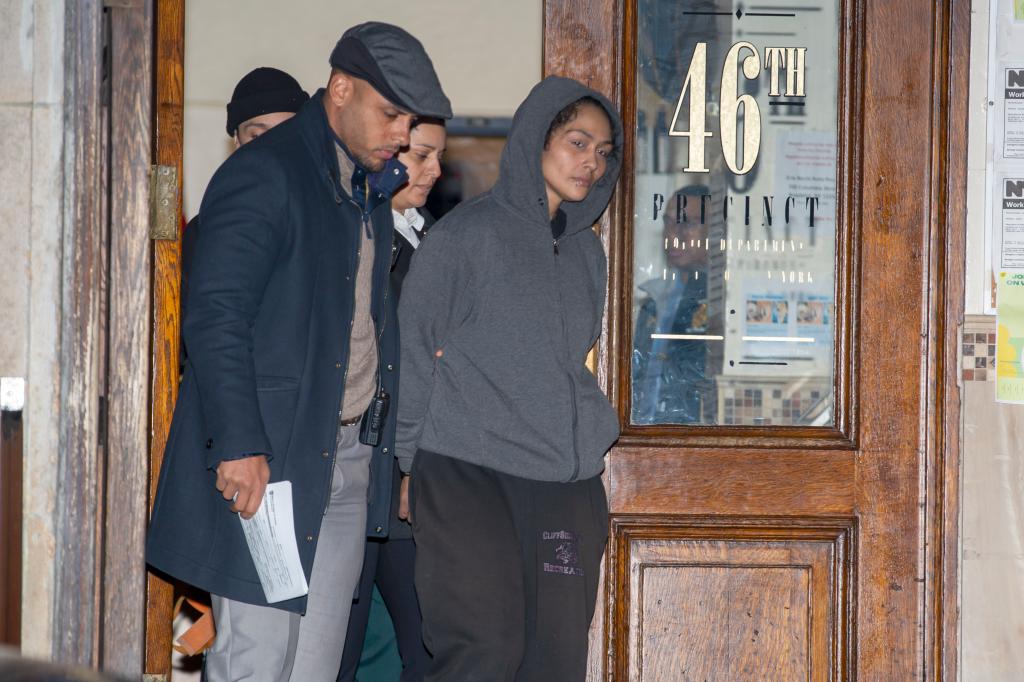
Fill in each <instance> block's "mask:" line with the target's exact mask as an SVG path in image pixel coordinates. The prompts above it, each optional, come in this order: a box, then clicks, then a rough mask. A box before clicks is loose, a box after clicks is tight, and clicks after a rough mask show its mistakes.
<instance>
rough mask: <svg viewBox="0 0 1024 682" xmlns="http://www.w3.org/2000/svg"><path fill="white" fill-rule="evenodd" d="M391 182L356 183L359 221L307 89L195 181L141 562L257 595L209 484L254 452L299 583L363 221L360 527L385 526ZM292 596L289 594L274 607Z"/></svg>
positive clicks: (391, 371) (329, 431) (337, 405)
mask: <svg viewBox="0 0 1024 682" xmlns="http://www.w3.org/2000/svg"><path fill="white" fill-rule="evenodd" d="M404 181H405V172H404V168H403V167H402V166H401V164H399V163H397V162H392V163H390V164H389V165H388V167H387V168H386V169H385V171H383V172H381V173H378V174H375V175H373V176H371V178H370V189H371V192H372V196H371V198H372V199H374V203H375V208H373V209H372V211H371V212H370V213H369V214H365V213H364V212H363V210H362V208H361V207H360V206H359V205H357V204H356V203H355V202H354V201H353V200H352V199H351V197H349V195H348V194H347V193H346V192H345V191H344V190H342V189H341V186H340V183H339V182H338V161H337V155H336V147H335V144H334V141H333V137H332V133H331V131H330V128H329V127H328V126H327V119H326V115H325V112H324V109H323V105H322V103H321V96H320V93H318V96H315V97H313V98H312V99H310V100H309V102H308V103H307V104H306V105H305V106H304V107H303V109H302V110H301V111H300V112H299V113H298V114H297V115H296V116H295V117H294V118H292V119H290V120H289V121H287V122H285V123H283V124H281V125H279V126H277V127H276V128H274V129H273V130H270V131H269V132H267V133H266V134H265V135H263V136H261V137H260V138H259V139H257V140H255V141H253V142H250V143H249V144H247V145H245V146H244V147H242V148H241V149H239V150H238V151H236V152H235V153H234V154H232V155H231V157H230V158H228V160H227V161H225V162H224V164H223V165H222V166H221V167H220V169H218V171H217V173H216V174H215V175H214V177H213V179H212V180H211V181H210V185H209V187H208V189H207V191H206V194H205V196H204V197H203V203H202V208H201V215H202V226H201V229H200V231H199V239H198V243H197V244H196V248H195V256H194V261H193V263H192V271H191V276H190V280H189V291H188V305H187V317H186V318H185V320H184V322H183V336H184V341H185V343H186V344H187V346H188V363H187V365H186V368H185V373H184V378H183V381H182V384H181V389H180V394H179V396H178V402H177V405H176V407H175V412H174V420H173V422H172V424H171V432H170V436H169V439H168V442H167V448H166V450H165V453H164V462H163V467H162V469H161V472H160V483H159V487H158V489H157V496H156V501H155V504H154V507H153V517H152V521H151V525H150V528H149V536H148V538H147V544H146V559H147V561H148V563H149V564H150V565H151V566H153V567H154V568H156V569H158V570H160V571H163V572H165V573H168V574H170V575H172V576H174V577H175V578H178V579H180V580H182V581H184V582H186V583H189V584H191V585H194V586H196V587H199V588H202V589H204V590H208V591H210V592H212V593H214V594H217V595H220V596H223V597H227V598H229V599H234V600H238V601H244V602H249V603H254V604H265V603H266V601H265V598H264V595H263V590H262V588H261V586H260V582H259V578H258V577H257V575H256V569H255V567H254V565H253V562H252V558H251V557H250V555H249V551H248V548H247V546H246V544H245V537H244V535H243V533H242V528H241V524H240V523H239V519H238V516H237V515H236V514H234V513H232V512H231V511H230V510H229V509H228V502H226V501H225V500H224V499H223V497H222V496H221V494H220V493H219V492H218V491H217V490H216V488H215V487H214V483H215V481H216V473H215V468H216V467H217V465H218V463H219V462H221V461H222V460H227V459H237V458H240V457H244V456H246V455H251V454H256V453H267V454H269V455H270V461H269V464H270V472H271V476H270V480H271V482H274V481H281V480H288V481H291V482H292V495H293V499H294V506H295V509H294V511H295V533H296V537H297V539H298V545H299V555H300V558H301V560H302V566H303V568H304V569H305V572H306V579H307V581H308V579H309V575H310V571H311V569H312V566H313V555H314V553H315V552H316V545H317V538H318V536H319V533H320V522H321V519H322V518H323V512H324V510H325V508H326V505H327V501H328V497H329V494H330V485H331V472H332V467H333V461H334V452H335V443H336V437H337V431H338V414H339V411H340V409H341V403H342V396H343V391H344V378H345V373H346V368H347V365H348V354H349V348H348V345H349V334H350V329H351V324H352V316H353V305H354V289H353V284H354V282H355V274H356V269H357V249H358V245H359V232H358V231H359V230H360V229H364V220H365V221H368V223H369V224H370V225H371V226H372V230H373V234H374V244H375V256H374V270H373V300H372V313H373V317H374V321H375V323H376V326H377V332H378V336H379V339H380V341H379V344H378V346H379V350H380V353H379V356H380V366H379V375H380V378H381V382H382V384H383V387H384V389H385V390H386V391H388V393H390V394H391V405H392V414H391V415H389V418H388V420H387V425H386V430H385V433H384V437H383V439H382V442H381V443H380V445H379V446H378V447H377V448H376V449H375V450H374V453H373V465H372V466H371V482H370V498H371V503H370V508H369V518H368V531H369V533H370V534H371V535H380V536H384V535H387V532H388V517H389V511H390V493H391V476H392V469H393V466H392V462H393V459H392V458H393V453H394V424H395V420H394V414H393V413H394V409H393V408H394V406H395V405H396V404H397V398H398V320H397V315H396V313H395V311H396V307H395V304H394V300H393V299H394V298H395V297H393V296H392V295H390V294H389V292H388V289H389V286H388V281H389V277H388V271H389V269H390V266H391V257H392V234H393V222H392V217H391V206H390V201H389V200H388V199H389V198H390V195H391V193H392V192H393V191H394V190H395V189H396V188H397V187H398V186H400V185H401V184H402V183H403V182H404ZM371 205H373V204H371ZM341 598H346V595H339V599H341ZM305 605H306V600H305V598H300V599H294V600H290V601H288V602H282V603H279V604H275V605H274V606H277V607H279V608H283V609H287V610H289V611H296V612H304V611H305Z"/></svg>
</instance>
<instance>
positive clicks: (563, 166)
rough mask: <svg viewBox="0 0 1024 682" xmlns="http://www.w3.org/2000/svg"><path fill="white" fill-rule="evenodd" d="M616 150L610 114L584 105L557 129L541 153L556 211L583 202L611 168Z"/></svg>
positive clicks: (549, 195) (542, 167)
mask: <svg viewBox="0 0 1024 682" xmlns="http://www.w3.org/2000/svg"><path fill="white" fill-rule="evenodd" d="M613 149H614V144H613V142H612V128H611V124H610V123H609V121H608V116H607V115H606V114H605V112H604V111H602V110H601V109H600V108H599V107H597V106H596V105H594V104H590V103H584V104H581V105H580V107H579V109H577V110H576V118H574V119H572V120H571V121H569V122H568V123H566V124H565V125H564V126H562V127H561V128H557V129H556V130H555V131H554V132H553V133H552V134H551V139H550V141H549V142H548V146H547V148H546V149H545V150H544V152H543V154H541V164H540V165H541V172H542V173H543V175H544V184H545V187H546V189H547V194H548V206H549V208H550V209H551V211H552V213H553V212H554V210H555V209H556V208H557V207H558V205H559V204H561V202H563V201H582V200H583V199H585V198H586V197H587V194H589V193H590V189H591V187H593V185H594V183H595V182H597V181H598V180H599V179H600V178H601V176H602V175H604V171H605V169H606V168H607V167H608V157H609V156H610V155H611V153H612V150H613Z"/></svg>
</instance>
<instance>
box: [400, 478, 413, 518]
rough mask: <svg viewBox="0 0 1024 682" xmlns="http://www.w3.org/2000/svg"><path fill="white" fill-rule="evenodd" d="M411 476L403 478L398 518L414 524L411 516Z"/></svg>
mask: <svg viewBox="0 0 1024 682" xmlns="http://www.w3.org/2000/svg"><path fill="white" fill-rule="evenodd" d="M409 478H410V477H409V476H402V487H401V488H399V490H398V518H400V519H402V520H403V521H408V522H409V523H412V515H411V514H409Z"/></svg>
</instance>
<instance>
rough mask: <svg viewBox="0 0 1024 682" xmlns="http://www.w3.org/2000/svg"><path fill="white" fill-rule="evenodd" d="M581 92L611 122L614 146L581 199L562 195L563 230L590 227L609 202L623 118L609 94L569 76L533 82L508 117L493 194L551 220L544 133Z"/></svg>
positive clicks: (529, 215) (535, 218) (525, 211)
mask: <svg viewBox="0 0 1024 682" xmlns="http://www.w3.org/2000/svg"><path fill="white" fill-rule="evenodd" d="M582 97H592V98H594V99H595V100H597V101H598V102H600V104H601V106H602V107H603V108H604V110H605V112H607V114H608V118H609V119H610V120H611V122H612V139H613V140H614V143H615V150H614V152H613V153H612V154H611V156H609V158H608V165H607V168H606V169H605V172H604V175H602V176H601V177H600V179H598V180H597V181H596V182H595V183H594V184H593V186H592V187H591V189H590V193H589V194H587V197H586V199H584V200H583V201H572V202H569V201H564V202H562V205H561V207H560V208H561V210H562V212H564V213H565V216H566V229H565V234H567V235H568V234H572V233H574V232H579V231H580V230H583V229H586V228H589V227H590V226H592V225H593V224H594V223H596V222H597V219H598V218H599V217H601V214H602V213H603V212H604V209H605V208H606V207H607V206H608V201H609V200H610V199H611V196H612V191H613V190H614V189H615V182H616V180H618V178H619V170H620V169H621V166H622V139H623V138H622V121H621V120H620V119H619V114H618V112H617V111H616V110H615V107H614V106H613V105H612V103H611V102H609V101H608V99H607V98H606V97H605V96H604V95H602V94H601V93H599V92H597V91H596V90H592V89H590V88H588V87H587V86H585V85H583V84H582V83H580V82H578V81H575V80H573V79H571V78H562V77H560V76H548V77H547V78H545V79H544V80H542V81H541V82H540V83H538V84H537V85H535V86H534V88H533V90H531V91H530V94H529V95H528V96H527V97H526V99H525V100H523V103H522V104H520V105H519V108H518V109H517V110H516V113H515V116H514V117H513V119H512V128H511V130H510V131H509V134H508V141H507V142H506V143H505V149H504V151H502V153H501V172H500V175H499V178H498V182H497V183H496V184H495V185H494V190H493V192H494V195H495V196H496V197H497V198H498V199H499V200H501V201H502V202H504V203H505V204H507V205H509V207H510V208H511V209H512V210H514V211H516V212H517V213H520V214H522V215H524V216H525V217H526V218H527V219H528V220H530V221H540V222H542V223H543V224H544V225H547V224H548V223H550V218H549V217H548V200H547V192H546V190H545V185H544V176H543V174H542V173H541V153H542V152H543V151H544V137H545V136H546V135H547V132H548V128H549V127H550V126H551V121H552V120H554V118H555V116H556V115H557V114H558V112H560V111H561V110H562V109H564V108H565V107H566V106H568V105H570V104H572V103H573V102H575V101H576V100H578V99H580V98H582Z"/></svg>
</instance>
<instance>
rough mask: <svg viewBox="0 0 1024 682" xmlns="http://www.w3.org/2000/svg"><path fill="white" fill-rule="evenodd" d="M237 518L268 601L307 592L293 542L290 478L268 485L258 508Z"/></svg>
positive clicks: (297, 550) (284, 598)
mask: <svg viewBox="0 0 1024 682" xmlns="http://www.w3.org/2000/svg"><path fill="white" fill-rule="evenodd" d="M238 518H239V520H241V522H242V530H243V531H244V532H245V541H246V542H247V543H248V545H249V553H250V554H252V560H253V563H254V564H256V572H257V573H258V574H259V576H260V583H261V584H262V585H263V594H264V595H266V597H267V603H270V604H273V603H274V602H279V601H284V600H286V599H294V598H295V597H301V596H303V595H305V594H307V593H308V592H309V586H308V585H307V584H306V574H305V573H303V571H302V563H301V562H300V561H299V548H298V546H297V545H296V544H295V521H294V520H293V515H292V484H291V481H279V482H277V483H271V484H270V485H268V486H267V492H266V494H265V495H264V496H263V502H262V503H261V504H260V508H259V511H257V512H256V514H255V515H254V516H253V517H252V518H251V519H249V520H246V519H243V518H242V517H238Z"/></svg>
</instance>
